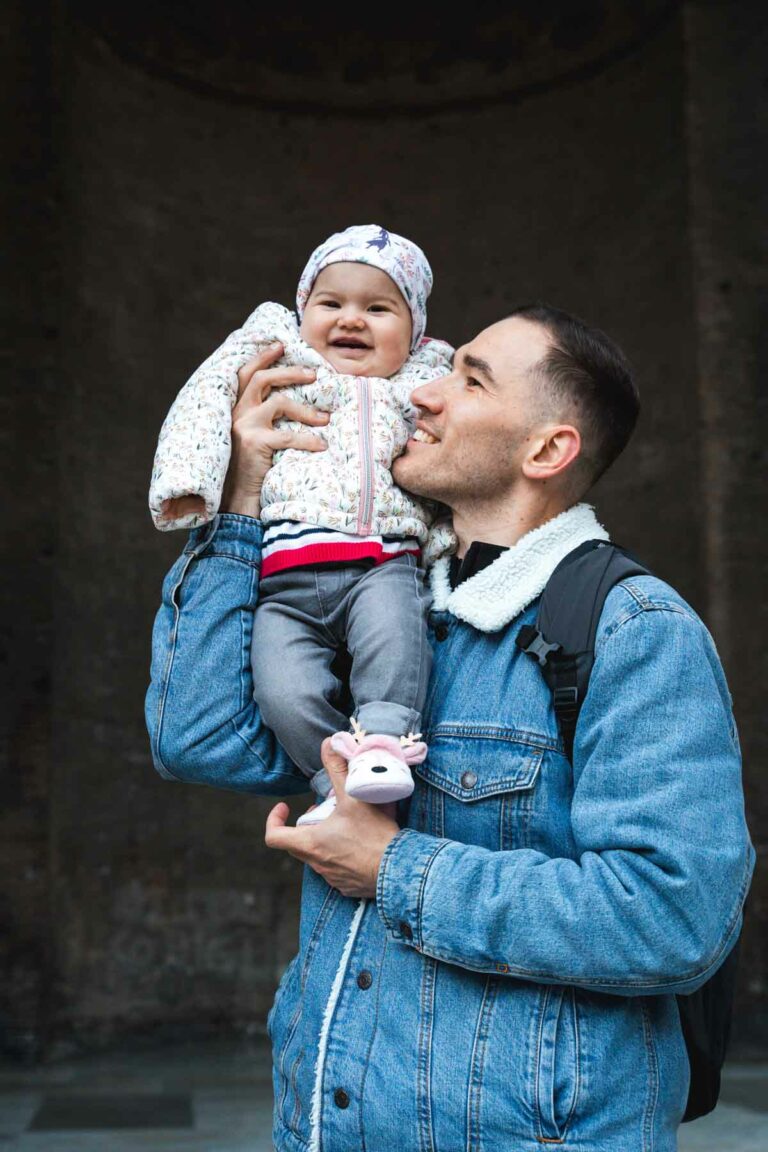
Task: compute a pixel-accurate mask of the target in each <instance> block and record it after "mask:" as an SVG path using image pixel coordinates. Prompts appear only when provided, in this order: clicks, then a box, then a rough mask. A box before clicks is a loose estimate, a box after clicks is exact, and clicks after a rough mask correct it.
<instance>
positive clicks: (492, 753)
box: [408, 724, 545, 851]
mask: <svg viewBox="0 0 768 1152" xmlns="http://www.w3.org/2000/svg"><path fill="white" fill-rule="evenodd" d="M427 741H428V745H429V752H428V754H427V758H426V760H425V761H424V762H423V763H422V764H418V765H416V766H415V768H414V773H415V775H416V777H417V780H416V788H415V790H414V794H413V797H412V799H411V808H410V816H409V820H408V823H409V824H410V826H411V827H414V828H416V829H417V830H418V831H421V832H427V833H429V834H431V835H433V836H445V837H447V838H448V839H449V840H458V841H461V842H462V843H465V844H476V845H478V846H480V847H483V848H490V849H492V850H496V851H498V850H505V849H510V848H524V847H526V846H527V845H528V842H529V829H530V821H531V816H532V813H533V811H534V807H535V804H536V785H537V780H538V777H539V772H540V768H541V764H542V760H543V758H544V752H545V748H544V746H543V745H542V746H539V745H537V744H536V743H533V742H530V743H529V742H528V741H527V740H525V739H522V738H521V734H520V733H518V732H516V731H515V730H514V729H505V728H500V727H493V726H490V725H488V726H485V725H477V726H463V725H453V724H442V725H439V726H438V727H436V728H434V729H432V731H431V732H429V733H428V734H427Z"/></svg>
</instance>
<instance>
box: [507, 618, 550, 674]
mask: <svg viewBox="0 0 768 1152" xmlns="http://www.w3.org/2000/svg"><path fill="white" fill-rule="evenodd" d="M515 643H516V644H517V646H518V648H520V649H522V651H523V652H527V654H528V655H529V656H533V658H534V660H538V662H539V664H541V666H542V668H543V667H544V665H545V664H546V663H547V660H548V659H549V655H550V653H551V652H559V651H560V645H559V644H549V643H548V642H547V641H546V640H545V639H544V637H543V636H542V634H541V632H539V630H538V628H534V627H533V625H532V624H524V625H523V627H522V628H521V629H520V631H519V632H518V634H517V636H516V637H515Z"/></svg>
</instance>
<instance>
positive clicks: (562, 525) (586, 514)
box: [430, 504, 608, 632]
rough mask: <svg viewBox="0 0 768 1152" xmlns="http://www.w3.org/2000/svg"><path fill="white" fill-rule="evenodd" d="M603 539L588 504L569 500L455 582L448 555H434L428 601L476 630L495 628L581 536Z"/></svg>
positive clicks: (539, 588) (536, 591) (531, 595)
mask: <svg viewBox="0 0 768 1152" xmlns="http://www.w3.org/2000/svg"><path fill="white" fill-rule="evenodd" d="M607 539H608V533H607V532H606V530H605V528H603V526H602V524H600V523H598V520H597V518H596V516H595V513H594V510H593V508H592V506H591V505H590V504H575V505H574V506H573V508H568V509H567V511H565V512H561V513H560V515H559V516H555V517H554V518H553V519H552V520H548V521H547V522H546V523H545V524H541V525H540V526H539V527H538V528H534V529H532V531H530V532H527V533H526V534H525V536H522V537H521V538H520V539H519V540H518V542H517V544H513V545H512V547H511V548H509V549H508V550H507V551H506V552H504V553H503V554H502V555H501V556H499V558H498V560H494V562H493V563H492V564H489V565H488V567H487V568H483V569H482V571H481V572H478V573H476V575H474V576H470V578H469V579H468V580H465V581H464V582H463V583H462V584H460V585H459V586H458V588H455V589H452V588H451V582H450V576H449V571H450V559H449V557H447V556H443V557H441V558H440V559H439V560H436V561H435V563H434V564H433V566H432V570H431V573H430V581H431V585H432V596H433V603H432V607H433V609H435V610H437V611H448V612H450V613H452V615H454V616H456V617H458V619H459V620H464V621H466V623H467V624H471V625H472V627H473V628H477V629H478V630H479V631H480V632H498V630H499V629H500V628H504V627H505V626H506V625H507V624H509V622H510V620H514V618H515V616H517V615H519V613H520V612H522V611H523V609H524V608H527V607H528V605H529V604H530V603H532V601H534V600H535V599H536V597H537V596H539V595H540V594H541V592H543V590H544V586H545V584H546V583H547V580H549V578H550V576H551V575H552V573H553V572H554V570H555V568H556V567H557V565H558V564H559V563H560V561H561V560H562V559H563V557H564V556H567V554H568V553H569V552H572V551H573V549H574V548H578V546H579V545H580V544H583V543H585V541H587V540H607Z"/></svg>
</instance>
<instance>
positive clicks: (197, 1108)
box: [0, 1042, 768, 1152]
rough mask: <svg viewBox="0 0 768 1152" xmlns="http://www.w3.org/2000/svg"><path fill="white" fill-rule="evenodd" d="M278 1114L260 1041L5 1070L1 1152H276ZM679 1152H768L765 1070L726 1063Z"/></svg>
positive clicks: (1, 1069) (0, 1091)
mask: <svg viewBox="0 0 768 1152" xmlns="http://www.w3.org/2000/svg"><path fill="white" fill-rule="evenodd" d="M271 1110H272V1091H271V1082H270V1072H269V1053H268V1051H267V1048H266V1046H265V1045H264V1044H262V1043H249V1044H245V1043H243V1044H237V1043H210V1042H209V1043H196V1044H188V1045H179V1046H176V1047H164V1048H156V1049H153V1050H147V1049H144V1050H136V1049H134V1050H131V1051H117V1052H109V1053H101V1054H99V1055H91V1056H87V1057H80V1058H79V1059H71V1060H61V1061H57V1062H55V1063H49V1064H46V1065H43V1066H42V1067H39V1068H33V1069H25V1068H23V1067H21V1066H18V1065H11V1064H5V1065H3V1064H0V1152H272V1142H271V1140H270V1130H271ZM78 1125H83V1127H78ZM86 1125H87V1126H86ZM401 1147H402V1152H410V1150H408V1149H406V1148H405V1147H404V1146H401ZM345 1152H353V1150H352V1149H348V1150H345ZM627 1152H630V1150H629V1149H628V1150H627ZM680 1152H768V1064H731V1065H728V1067H727V1069H726V1074H725V1078H724V1086H723V1093H722V1098H721V1103H720V1104H719V1105H718V1107H717V1109H716V1110H715V1112H714V1113H712V1115H711V1116H708V1117H706V1118H705V1119H703V1120H697V1121H695V1123H693V1124H686V1125H684V1126H683V1128H682V1129H681V1133H680Z"/></svg>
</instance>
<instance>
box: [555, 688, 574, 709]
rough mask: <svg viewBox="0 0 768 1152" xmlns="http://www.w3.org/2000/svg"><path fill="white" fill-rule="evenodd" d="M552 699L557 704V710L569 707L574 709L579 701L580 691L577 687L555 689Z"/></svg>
mask: <svg viewBox="0 0 768 1152" xmlns="http://www.w3.org/2000/svg"><path fill="white" fill-rule="evenodd" d="M552 699H553V700H554V703H555V709H556V710H557V709H559V708H567V707H568V706H569V705H570V706H571V707H574V706H575V705H576V704H577V703H578V700H579V690H578V688H577V687H576V685H575V684H574V685H572V686H571V687H570V688H555V690H554V692H553V693H552Z"/></svg>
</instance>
